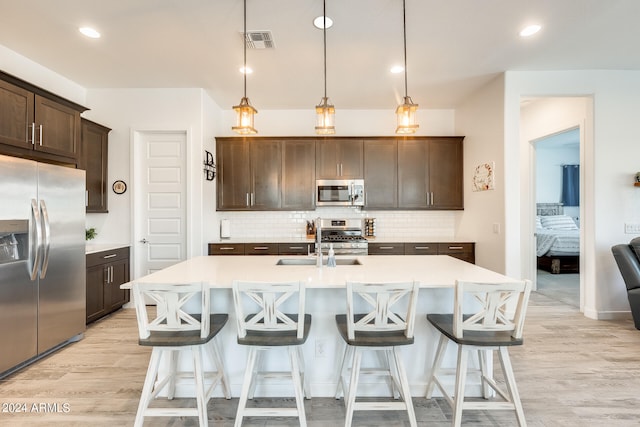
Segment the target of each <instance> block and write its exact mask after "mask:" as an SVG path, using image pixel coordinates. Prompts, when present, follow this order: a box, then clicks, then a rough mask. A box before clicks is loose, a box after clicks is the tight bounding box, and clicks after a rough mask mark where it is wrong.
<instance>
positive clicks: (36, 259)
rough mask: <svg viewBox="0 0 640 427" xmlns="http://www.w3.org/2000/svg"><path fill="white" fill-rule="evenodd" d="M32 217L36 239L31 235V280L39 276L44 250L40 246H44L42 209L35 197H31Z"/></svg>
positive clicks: (29, 263)
mask: <svg viewBox="0 0 640 427" xmlns="http://www.w3.org/2000/svg"><path fill="white" fill-rule="evenodd" d="M31 217H32V219H33V223H32V224H33V226H34V227H33V228H34V230H35V242H34V239H32V238H31V236H30V237H29V262H28V265H29V277H30V278H31V281H33V280H36V278H37V277H38V266H39V265H40V260H41V258H42V252H41V251H40V248H41V246H42V223H41V222H40V211H39V210H38V203H37V202H36V200H35V199H31Z"/></svg>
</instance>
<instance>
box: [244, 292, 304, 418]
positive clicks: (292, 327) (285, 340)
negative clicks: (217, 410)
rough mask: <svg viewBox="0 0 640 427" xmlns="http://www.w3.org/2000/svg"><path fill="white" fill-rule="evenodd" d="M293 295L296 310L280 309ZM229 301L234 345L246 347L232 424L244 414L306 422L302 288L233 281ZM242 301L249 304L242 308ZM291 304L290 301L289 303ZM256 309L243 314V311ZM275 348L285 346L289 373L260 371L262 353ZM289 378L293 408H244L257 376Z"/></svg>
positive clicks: (252, 391)
mask: <svg viewBox="0 0 640 427" xmlns="http://www.w3.org/2000/svg"><path fill="white" fill-rule="evenodd" d="M290 298H297V301H294V300H292V302H295V306H296V311H297V312H296V313H293V314H291V313H284V312H282V311H281V310H282V305H283V304H284V303H285V302H286V301H287V300H289V299H290ZM233 302H234V306H235V311H236V320H237V323H238V344H240V345H246V346H248V348H249V354H248V357H247V366H246V370H245V375H244V381H243V385H242V392H241V394H240V402H239V403H238V412H237V415H236V420H235V426H236V427H240V426H241V425H242V419H243V418H244V417H248V416H258V417H298V418H299V420H300V425H301V426H303V427H304V426H306V425H307V420H306V415H305V411H304V396H305V395H306V396H307V397H311V395H310V393H309V390H308V387H307V386H306V381H305V379H304V359H303V356H302V349H301V346H302V344H304V343H305V341H306V340H307V337H308V336H309V330H310V328H311V315H310V314H305V288H304V284H303V283H302V282H291V283H263V282H242V281H237V280H236V281H234V282H233ZM245 303H248V304H250V305H251V306H252V307H251V309H249V310H245ZM292 305H293V304H292ZM255 310H257V312H255V313H253V314H245V313H247V312H253V311H255ZM276 347H286V348H287V351H288V353H289V362H290V364H291V371H290V372H273V371H266V372H265V371H261V370H260V369H259V368H260V366H261V362H262V353H263V352H266V351H267V350H270V349H273V348H276ZM281 377H287V378H291V379H292V381H293V389H294V394H295V398H296V407H295V408H273V407H268V408H247V401H248V399H253V394H254V391H255V387H256V384H257V381H258V380H259V379H262V380H264V379H271V378H281Z"/></svg>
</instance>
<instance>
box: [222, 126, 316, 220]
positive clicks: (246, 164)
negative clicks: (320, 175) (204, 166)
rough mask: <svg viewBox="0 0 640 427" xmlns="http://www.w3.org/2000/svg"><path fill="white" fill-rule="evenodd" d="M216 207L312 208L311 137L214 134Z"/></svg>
mask: <svg viewBox="0 0 640 427" xmlns="http://www.w3.org/2000/svg"><path fill="white" fill-rule="evenodd" d="M216 157H217V165H216V167H217V171H218V175H217V179H218V183H217V191H218V204H217V210H303V209H314V208H315V202H314V198H313V196H314V185H315V145H314V144H313V141H306V140H291V139H286V140H281V139H277V138H251V139H247V138H242V139H240V138H218V139H217V143H216Z"/></svg>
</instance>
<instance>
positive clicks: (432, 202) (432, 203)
mask: <svg viewBox="0 0 640 427" xmlns="http://www.w3.org/2000/svg"><path fill="white" fill-rule="evenodd" d="M430 194H431V206H433V205H434V204H435V202H434V201H433V191H431V192H430Z"/></svg>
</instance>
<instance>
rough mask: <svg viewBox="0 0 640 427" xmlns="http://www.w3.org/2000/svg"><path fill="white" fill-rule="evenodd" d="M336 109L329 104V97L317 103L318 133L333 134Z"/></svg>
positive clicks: (334, 131)
mask: <svg viewBox="0 0 640 427" xmlns="http://www.w3.org/2000/svg"><path fill="white" fill-rule="evenodd" d="M335 117H336V109H335V108H334V107H333V105H331V104H329V98H327V97H323V98H322V99H321V100H320V104H318V105H316V133H317V134H318V135H333V134H334V133H336V127H335Z"/></svg>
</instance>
